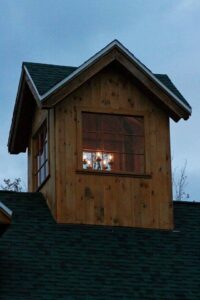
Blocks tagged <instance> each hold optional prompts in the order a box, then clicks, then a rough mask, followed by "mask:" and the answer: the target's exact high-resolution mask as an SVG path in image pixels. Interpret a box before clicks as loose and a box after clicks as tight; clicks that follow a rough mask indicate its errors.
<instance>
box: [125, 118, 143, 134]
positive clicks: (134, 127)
mask: <svg viewBox="0 0 200 300" xmlns="http://www.w3.org/2000/svg"><path fill="white" fill-rule="evenodd" d="M123 133H124V134H131V135H132V134H133V135H144V120H143V118H142V117H130V116H124V117H123Z"/></svg>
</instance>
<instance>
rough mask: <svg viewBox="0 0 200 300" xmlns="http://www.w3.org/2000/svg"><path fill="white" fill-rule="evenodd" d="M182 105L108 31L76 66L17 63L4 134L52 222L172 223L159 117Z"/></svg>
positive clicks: (181, 113) (185, 113)
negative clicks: (22, 156)
mask: <svg viewBox="0 0 200 300" xmlns="http://www.w3.org/2000/svg"><path fill="white" fill-rule="evenodd" d="M190 115H191V107H190V105H189V104H188V102H187V101H186V100H185V99H184V98H183V96H182V95H181V94H180V92H179V91H178V90H177V89H176V87H175V86H174V84H173V83H172V82H171V80H170V79H169V77H168V76H167V75H163V74H153V73H152V72H151V71H150V70H149V69H148V68H147V67H146V66H144V65H143V64H142V63H141V62H140V61H139V60H138V59H137V58H136V57H135V56H134V55H133V54H131V53H130V52H129V51H128V50H127V49H126V48H125V47H124V46H123V45H122V44H121V43H119V42H118V41H116V40H115V41H113V42H112V43H110V44H109V45H107V46H106V47H105V48H104V49H102V50H101V51H100V52H98V53H97V54H95V55H94V56H93V57H91V58H90V59H89V60H88V61H86V62H85V63H83V64H82V65H81V66H80V67H78V68H75V67H64V66H54V65H44V64H35V63H24V64H23V66H22V75H21V80H20V84H19V90H18V94H17V100H16V105H15V109H14V114H13V120H12V126H11V130H10V137H9V142H8V148H9V152H10V153H13V154H17V153H20V152H25V151H26V149H28V170H29V171H28V185H29V191H41V192H42V193H43V194H44V196H45V197H46V200H47V203H48V205H49V207H50V209H51V212H52V214H53V216H54V218H55V219H56V221H57V222H59V223H83V224H102V225H119V226H133V227H146V228H162V229H170V228H172V227H173V215H172V187H171V155H170V133H169V118H172V119H173V120H174V121H176V122H177V121H179V120H180V119H181V118H183V119H185V120H187V119H188V118H189V116H190Z"/></svg>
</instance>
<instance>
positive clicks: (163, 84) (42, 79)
mask: <svg viewBox="0 0 200 300" xmlns="http://www.w3.org/2000/svg"><path fill="white" fill-rule="evenodd" d="M116 62H117V63H118V64H119V65H120V66H122V67H123V68H125V69H126V70H127V71H128V72H129V73H130V74H131V75H132V76H133V78H135V79H136V81H137V82H138V84H140V85H141V86H143V87H144V89H145V91H147V92H148V93H149V94H150V97H151V98H152V99H154V100H155V101H156V103H157V104H158V105H161V106H162V108H163V109H165V110H166V111H167V113H168V115H169V116H170V117H171V118H173V120H175V121H179V120H180V119H181V118H183V119H185V120H187V119H188V118H189V117H190V115H191V112H192V109H191V106H190V105H189V103H188V102H187V101H186V100H185V98H184V97H183V96H182V95H181V94H180V92H179V91H178V90H177V88H176V87H175V86H174V84H173V83H172V82H171V80H170V79H169V77H168V76H167V75H165V74H153V73H152V72H151V71H150V70H149V69H148V68H147V67H146V66H145V65H144V64H142V63H141V62H140V61H139V60H138V59H137V58H136V57H135V56H134V55H133V54H132V53H131V52H130V51H129V50H128V49H126V48H125V47H124V46H123V45H122V44H121V43H120V42H119V41H117V40H114V41H113V42H111V43H110V44H108V45H107V46H106V47H105V48H103V49H102V50H101V51H99V52H98V53H97V54H95V55H94V56H92V57H91V58H90V59H89V60H87V61H86V62H84V63H83V64H82V65H81V66H80V67H78V68H76V67H65V66H56V65H47V64H36V63H26V62H25V63H23V66H22V74H21V79H20V83H19V88H18V92H17V97H16V102H15V108H14V112H13V118H12V124H11V128H10V133H9V139H8V150H9V152H10V153H12V154H17V153H20V152H25V151H26V148H27V145H28V137H29V132H30V128H31V120H32V117H33V113H34V109H35V106H36V105H37V106H38V107H39V108H40V109H49V108H52V107H53V106H55V105H56V104H57V103H58V102H59V101H62V100H63V98H64V97H66V96H67V95H69V94H70V93H72V92H73V91H74V90H75V89H77V88H78V87H80V86H81V85H82V84H84V82H86V81H87V80H89V79H90V78H91V77H92V76H94V75H96V74H97V73H98V72H100V71H101V70H102V69H103V68H105V67H106V66H108V65H110V64H112V63H116Z"/></svg>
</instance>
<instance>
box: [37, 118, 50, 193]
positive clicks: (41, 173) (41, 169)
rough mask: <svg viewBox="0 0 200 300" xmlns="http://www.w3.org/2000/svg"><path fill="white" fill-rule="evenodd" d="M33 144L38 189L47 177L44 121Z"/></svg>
mask: <svg viewBox="0 0 200 300" xmlns="http://www.w3.org/2000/svg"><path fill="white" fill-rule="evenodd" d="M34 144H35V147H34V152H35V153H34V166H35V168H34V169H35V172H34V175H35V182H36V187H37V188H38V187H40V185H41V184H42V183H43V182H44V181H45V179H46V178H47V177H48V175H49V166H48V164H49V158H48V134H47V122H46V121H45V122H44V124H43V125H42V126H41V128H40V129H39V130H38V132H37V134H36V136H35V138H34Z"/></svg>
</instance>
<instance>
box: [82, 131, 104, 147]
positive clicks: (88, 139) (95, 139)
mask: <svg viewBox="0 0 200 300" xmlns="http://www.w3.org/2000/svg"><path fill="white" fill-rule="evenodd" d="M101 148H102V142H101V137H100V135H99V134H98V133H96V132H84V133H83V149H84V150H89V149H90V150H97V149H101Z"/></svg>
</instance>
